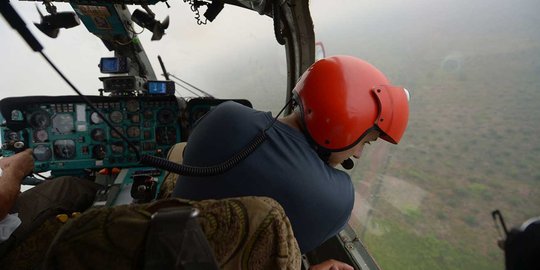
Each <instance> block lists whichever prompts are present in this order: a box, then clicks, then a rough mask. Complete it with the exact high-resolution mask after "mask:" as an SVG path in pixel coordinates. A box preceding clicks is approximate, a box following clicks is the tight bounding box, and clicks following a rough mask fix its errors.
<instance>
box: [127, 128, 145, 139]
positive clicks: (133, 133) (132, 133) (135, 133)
mask: <svg viewBox="0 0 540 270" xmlns="http://www.w3.org/2000/svg"><path fill="white" fill-rule="evenodd" d="M126 133H127V135H128V137H130V138H137V137H140V136H141V129H140V128H139V127H138V126H130V127H128V128H127V130H126Z"/></svg>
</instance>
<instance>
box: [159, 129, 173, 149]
mask: <svg viewBox="0 0 540 270" xmlns="http://www.w3.org/2000/svg"><path fill="white" fill-rule="evenodd" d="M156 141H157V143H158V144H162V145H163V144H165V145H169V144H175V143H176V129H175V128H174V127H158V128H156Z"/></svg>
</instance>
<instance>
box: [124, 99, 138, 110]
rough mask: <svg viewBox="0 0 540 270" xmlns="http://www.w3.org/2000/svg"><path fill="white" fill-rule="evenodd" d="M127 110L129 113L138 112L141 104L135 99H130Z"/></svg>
mask: <svg viewBox="0 0 540 270" xmlns="http://www.w3.org/2000/svg"><path fill="white" fill-rule="evenodd" d="M126 110H127V111H128V112H136V111H138V110H139V102H138V101H137V100H135V99H130V100H128V101H127V102H126Z"/></svg>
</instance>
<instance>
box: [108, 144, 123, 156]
mask: <svg viewBox="0 0 540 270" xmlns="http://www.w3.org/2000/svg"><path fill="white" fill-rule="evenodd" d="M111 152H112V153H113V154H122V153H123V152H124V144H123V143H122V142H115V143H113V144H111Z"/></svg>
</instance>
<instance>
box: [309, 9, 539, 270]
mask: <svg viewBox="0 0 540 270" xmlns="http://www.w3.org/2000/svg"><path fill="white" fill-rule="evenodd" d="M537 6H538V5H537V3H536V2H535V1H532V0H531V1H520V2H519V3H517V2H515V1H506V0H502V1H496V2H493V1H474V2H471V1H451V0H438V1H423V0H418V1H412V2H411V1H406V2H399V1H382V2H381V1H375V2H373V1H354V0H350V1H339V2H335V1H311V7H310V8H311V12H312V16H313V21H314V26H315V37H316V40H317V41H318V42H322V43H323V44H324V48H325V51H326V55H335V54H352V55H354V56H357V57H360V58H363V59H366V60H367V61H369V62H370V63H372V64H374V65H375V66H376V67H378V68H379V69H380V70H382V71H383V72H384V73H385V74H386V75H387V76H388V77H389V79H390V81H391V82H392V84H394V85H402V86H404V87H405V88H407V89H408V90H409V91H410V92H411V103H410V110H411V111H410V120H409V125H408V128H407V131H406V132H405V135H404V137H403V139H402V141H401V142H400V144H399V145H390V144H388V143H385V142H382V141H381V142H377V143H374V144H371V145H370V146H366V148H365V149H364V154H363V157H362V158H361V159H360V160H359V161H358V162H357V164H356V166H355V167H354V168H353V169H352V170H351V171H350V173H351V175H352V178H353V181H354V183H355V186H356V193H357V194H356V204H355V209H354V212H353V215H352V217H351V225H352V226H353V228H354V229H355V231H356V233H357V234H358V236H359V237H360V238H361V240H362V241H363V242H364V244H365V245H366V247H367V249H368V250H369V252H371V254H372V255H373V257H374V258H375V260H376V261H377V262H378V264H379V265H380V267H381V269H384V270H391V269H503V268H504V257H503V256H504V253H503V251H502V250H500V249H499V248H498V247H497V244H496V242H497V240H498V239H499V237H500V236H499V234H498V232H497V230H496V228H495V227H494V223H493V219H492V217H491V212H492V211H493V210H495V209H500V210H501V211H502V212H503V214H504V215H505V219H506V221H507V224H508V223H510V224H508V225H509V226H519V225H520V224H521V223H522V222H523V221H525V220H527V219H528V218H530V217H534V216H538V215H539V214H540V212H538V209H539V208H538V205H540V196H539V194H540V185H539V184H538V183H539V182H538V181H539V180H540V167H539V166H538V164H539V162H540V137H538V136H537V134H538V133H539V132H540V125H538V124H536V123H540V106H538V104H540V92H539V91H538V89H539V87H540V76H539V75H540V32H539V30H538V27H537V25H539V24H540V18H539V17H538V16H536V14H535V11H534V10H536V7H537Z"/></svg>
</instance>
